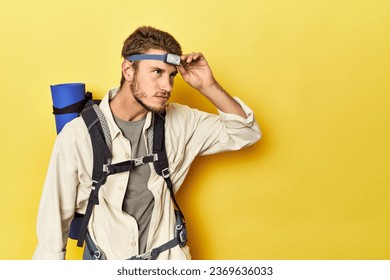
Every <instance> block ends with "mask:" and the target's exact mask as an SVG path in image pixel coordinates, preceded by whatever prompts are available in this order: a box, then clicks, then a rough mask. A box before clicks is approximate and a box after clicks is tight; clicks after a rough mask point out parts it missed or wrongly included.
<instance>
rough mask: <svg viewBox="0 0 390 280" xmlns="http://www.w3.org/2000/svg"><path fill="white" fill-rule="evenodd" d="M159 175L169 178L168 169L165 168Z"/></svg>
mask: <svg viewBox="0 0 390 280" xmlns="http://www.w3.org/2000/svg"><path fill="white" fill-rule="evenodd" d="M161 175H162V176H163V177H164V178H168V177H169V169H168V167H167V168H164V169H163V170H161Z"/></svg>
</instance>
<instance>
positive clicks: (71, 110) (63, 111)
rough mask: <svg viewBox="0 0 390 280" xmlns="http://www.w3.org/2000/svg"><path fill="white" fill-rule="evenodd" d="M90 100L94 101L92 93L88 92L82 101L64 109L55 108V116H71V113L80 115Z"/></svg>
mask: <svg viewBox="0 0 390 280" xmlns="http://www.w3.org/2000/svg"><path fill="white" fill-rule="evenodd" d="M89 100H92V93H91V92H89V91H87V93H86V94H85V98H84V99H82V100H80V101H79V102H76V103H73V104H71V105H69V106H66V107H64V108H56V107H54V106H53V114H54V115H61V114H69V113H78V114H79V113H80V112H81V111H82V110H83V109H84V108H85V104H87V102H88V101H89Z"/></svg>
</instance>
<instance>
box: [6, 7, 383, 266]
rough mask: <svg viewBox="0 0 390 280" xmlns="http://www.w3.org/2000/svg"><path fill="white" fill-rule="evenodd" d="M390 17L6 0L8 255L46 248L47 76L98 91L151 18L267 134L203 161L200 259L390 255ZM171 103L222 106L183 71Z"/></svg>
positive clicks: (50, 135) (196, 226)
mask: <svg viewBox="0 0 390 280" xmlns="http://www.w3.org/2000/svg"><path fill="white" fill-rule="evenodd" d="M389 15H390V2H389V1H387V0H382V1H381V0H378V1H373V0H343V1H341V0H340V1H336V0H327V1H325V0H323V1H322V0H320V1H313V0H294V1H287V0H273V1H271V0H268V1H266V0H258V1H255V0H253V1H249V0H241V1H210V0H197V1H179V0H170V1H169V0H165V1H152V0H150V1H139V0H138V1H130V0H127V1H125V0H112V1H96V0H95V1H91V0H84V1H76V0H67V1H51V0H46V1H44V0H36V1H27V0H25V1H21V0H15V1H6V0H2V1H1V2H0V79H1V83H0V87H1V89H0V94H1V103H0V107H1V110H0V120H1V133H2V135H3V136H2V138H1V139H2V140H1V145H0V149H1V151H0V155H1V160H0V165H1V166H0V175H1V177H0V178H1V183H0V197H1V198H0V199H1V203H0V221H1V230H0V259H29V258H31V255H32V253H33V251H34V248H35V245H36V235H35V222H36V214H37V208H38V203H39V199H40V195H41V190H42V185H43V181H44V177H45V173H46V168H47V164H48V161H49V157H50V153H51V149H52V146H53V143H54V139H55V136H56V135H55V134H56V133H55V123H54V117H53V115H52V114H51V105H52V103H51V97H50V89H49V85H50V84H56V83H64V82H84V83H86V85H87V89H88V90H90V91H93V92H94V93H95V94H96V97H99V98H101V97H102V96H103V95H104V94H105V93H106V91H107V90H108V89H109V88H111V87H114V86H116V85H117V84H118V81H119V78H120V64H121V58H120V50H121V44H122V42H123V40H124V39H125V38H126V37H127V36H128V35H129V34H130V33H131V32H132V31H133V30H134V29H135V28H136V27H138V26H140V25H152V26H156V27H158V28H161V29H163V30H166V31H168V32H170V33H172V34H173V35H174V36H175V37H176V38H177V39H178V40H179V41H180V42H181V44H182V47H183V49H184V52H192V51H202V52H203V53H204V54H205V55H206V57H207V58H208V60H209V63H210V64H211V66H212V69H213V71H214V73H215V76H216V77H217V79H218V80H219V81H220V82H221V83H222V84H223V85H224V87H225V88H226V89H227V90H228V91H229V92H230V93H231V94H232V95H237V96H240V98H242V99H243V100H244V101H245V102H246V103H248V104H249V105H250V106H251V107H252V108H253V109H254V111H255V114H256V116H257V119H258V121H259V123H260V125H261V127H262V130H263V133H264V137H263V140H262V141H261V142H259V143H258V144H256V145H254V146H252V147H249V148H247V149H245V150H242V151H240V152H233V153H226V154H220V155H216V156H209V157H204V158H199V160H197V161H196V162H195V164H194V165H193V168H192V169H191V172H190V175H189V177H188V180H187V181H186V183H185V185H184V186H183V189H182V190H181V191H180V193H179V200H180V204H181V205H183V206H182V207H183V208H184V212H185V213H186V218H187V221H188V227H189V235H190V236H189V238H190V241H189V244H190V246H191V251H192V255H193V257H194V258H195V259H389V258H390V238H389V236H390V188H389V187H390V186H389V185H390V184H389V183H390V172H389V171H390V125H389V120H390V113H389V105H390V78H389V75H390V51H389V50H390V16H389ZM173 101H177V102H181V103H185V104H189V105H190V106H193V107H198V108H200V109H203V110H207V111H214V110H213V108H212V106H210V105H209V104H208V103H207V101H206V100H205V99H204V98H203V97H202V96H199V95H197V94H196V93H195V92H194V91H193V90H191V89H189V87H188V86H187V85H185V83H184V82H183V81H182V80H181V77H179V78H177V84H176V88H175V90H174V97H173ZM68 249H69V253H68V258H70V259H73V258H76V259H77V258H80V252H81V251H80V250H79V249H78V248H76V246H75V242H73V241H72V242H71V244H70V246H69V248H68Z"/></svg>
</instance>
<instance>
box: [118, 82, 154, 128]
mask: <svg viewBox="0 0 390 280" xmlns="http://www.w3.org/2000/svg"><path fill="white" fill-rule="evenodd" d="M110 108H111V112H112V113H113V114H114V115H115V116H116V117H118V118H120V119H121V120H124V121H138V120H141V119H143V118H145V116H146V114H147V113H148V110H147V109H145V108H144V107H143V106H142V105H141V104H139V103H138V101H137V100H135V98H134V96H133V94H132V93H131V91H130V88H126V87H125V86H123V87H122V88H121V89H120V90H119V91H118V93H117V94H116V96H115V97H114V98H113V99H112V100H111V101H110Z"/></svg>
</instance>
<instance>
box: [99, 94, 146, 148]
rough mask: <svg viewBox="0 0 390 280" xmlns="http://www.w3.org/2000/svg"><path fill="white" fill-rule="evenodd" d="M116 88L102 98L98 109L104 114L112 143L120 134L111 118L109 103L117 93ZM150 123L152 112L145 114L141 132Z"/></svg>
mask: <svg viewBox="0 0 390 280" xmlns="http://www.w3.org/2000/svg"><path fill="white" fill-rule="evenodd" d="M118 90H119V89H118V88H114V89H111V90H110V91H109V92H108V94H106V95H105V96H104V98H103V99H102V101H101V102H100V109H101V110H102V112H103V113H104V116H105V117H106V119H107V124H108V127H109V129H110V132H111V140H112V141H114V139H115V138H116V137H117V136H118V135H119V134H121V133H122V132H121V130H120V128H119V127H118V126H117V125H116V123H115V120H114V117H113V116H112V112H111V108H110V101H111V100H112V99H113V98H114V97H115V96H116V94H117V93H118ZM151 122H152V112H148V113H147V114H146V120H145V125H144V128H143V131H145V130H146V129H148V128H149V127H150V125H151Z"/></svg>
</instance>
